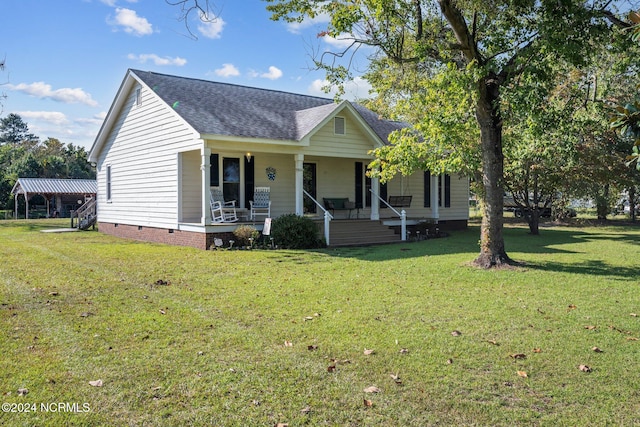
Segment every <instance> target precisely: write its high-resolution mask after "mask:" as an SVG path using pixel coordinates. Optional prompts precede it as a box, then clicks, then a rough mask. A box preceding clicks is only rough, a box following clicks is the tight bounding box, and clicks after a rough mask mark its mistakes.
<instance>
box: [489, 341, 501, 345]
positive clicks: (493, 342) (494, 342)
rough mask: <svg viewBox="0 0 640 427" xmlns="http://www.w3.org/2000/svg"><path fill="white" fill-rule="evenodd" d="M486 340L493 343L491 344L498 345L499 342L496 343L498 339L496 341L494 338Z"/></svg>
mask: <svg viewBox="0 0 640 427" xmlns="http://www.w3.org/2000/svg"><path fill="white" fill-rule="evenodd" d="M487 342H488V343H489V344H493V345H500V343H498V341H496V340H487Z"/></svg>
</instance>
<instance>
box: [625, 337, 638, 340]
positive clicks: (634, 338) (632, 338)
mask: <svg viewBox="0 0 640 427" xmlns="http://www.w3.org/2000/svg"><path fill="white" fill-rule="evenodd" d="M627 341H638V338H636V337H627Z"/></svg>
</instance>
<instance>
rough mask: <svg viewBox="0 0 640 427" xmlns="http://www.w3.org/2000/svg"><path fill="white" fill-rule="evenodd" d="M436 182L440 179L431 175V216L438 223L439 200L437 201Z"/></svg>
mask: <svg viewBox="0 0 640 427" xmlns="http://www.w3.org/2000/svg"><path fill="white" fill-rule="evenodd" d="M438 182H440V177H439V176H438V175H431V214H432V216H433V219H434V220H435V221H436V224H437V223H438V219H439V218H440V206H439V204H440V200H438Z"/></svg>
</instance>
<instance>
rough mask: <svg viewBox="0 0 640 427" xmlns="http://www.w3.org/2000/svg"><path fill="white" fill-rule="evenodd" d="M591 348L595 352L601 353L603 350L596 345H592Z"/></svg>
mask: <svg viewBox="0 0 640 427" xmlns="http://www.w3.org/2000/svg"><path fill="white" fill-rule="evenodd" d="M591 350H593V351H595V352H596V353H603V351H602V350H600V348H598V347H593V348H592V349H591Z"/></svg>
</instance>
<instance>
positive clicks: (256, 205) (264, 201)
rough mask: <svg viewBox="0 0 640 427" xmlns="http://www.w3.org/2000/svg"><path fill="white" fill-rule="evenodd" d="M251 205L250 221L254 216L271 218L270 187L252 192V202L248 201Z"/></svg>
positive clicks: (259, 188) (257, 188) (258, 188)
mask: <svg viewBox="0 0 640 427" xmlns="http://www.w3.org/2000/svg"><path fill="white" fill-rule="evenodd" d="M249 205H251V220H255V219H256V216H258V215H264V216H265V218H269V217H271V187H256V188H255V189H254V190H253V200H249Z"/></svg>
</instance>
